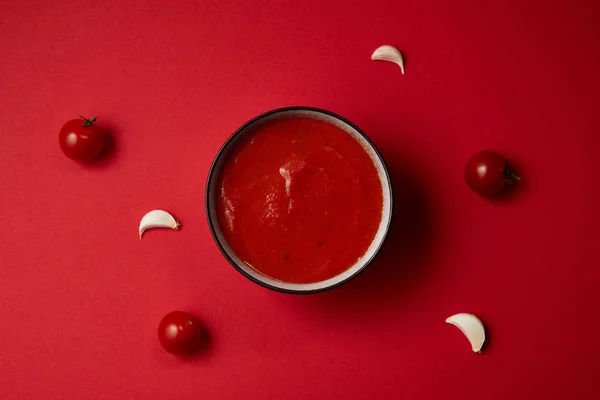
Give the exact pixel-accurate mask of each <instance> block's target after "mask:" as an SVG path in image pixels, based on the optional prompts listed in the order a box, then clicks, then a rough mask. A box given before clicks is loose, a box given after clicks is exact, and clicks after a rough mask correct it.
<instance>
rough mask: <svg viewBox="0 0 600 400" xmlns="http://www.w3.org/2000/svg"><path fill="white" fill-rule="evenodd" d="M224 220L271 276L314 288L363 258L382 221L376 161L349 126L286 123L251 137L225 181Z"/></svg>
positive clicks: (221, 185) (232, 157) (242, 250)
mask: <svg viewBox="0 0 600 400" xmlns="http://www.w3.org/2000/svg"><path fill="white" fill-rule="evenodd" d="M218 191H219V192H218V193H217V201H216V205H217V218H218V221H219V226H220V228H221V231H222V232H223V235H224V237H225V239H226V240H227V242H228V244H229V246H230V247H231V249H232V250H233V251H234V252H235V253H236V254H237V255H238V257H240V259H241V260H242V261H244V262H245V263H246V264H248V265H249V266H250V267H252V268H254V269H255V270H257V271H258V272H260V273H261V274H263V275H266V276H268V277H270V278H273V279H276V280H279V281H283V282H288V283H314V282H320V281H323V280H326V279H329V278H332V277H334V276H336V275H338V274H340V273H341V272H343V271H345V270H347V269H348V268H350V267H351V266H352V265H354V264H355V263H356V261H357V260H358V259H359V258H360V257H361V256H363V255H364V254H365V253H366V251H367V249H368V248H369V246H370V244H371V242H372V241H373V239H374V237H375V234H376V232H377V230H378V228H379V224H380V222H381V215H382V209H383V190H382V186H381V180H380V179H379V176H378V174H377V170H376V168H375V164H374V162H373V160H372V159H371V157H370V156H369V154H368V153H367V152H366V151H365V149H364V148H363V147H362V145H361V144H360V143H359V142H358V141H357V140H356V139H354V138H353V137H352V136H350V135H349V134H348V133H346V132H345V131H343V130H342V129H340V128H338V127H336V126H334V125H331V124H329V123H327V122H324V121H320V120H316V119H310V118H284V119H278V120H274V121H270V122H266V123H263V124H260V125H259V126H257V127H256V128H254V129H253V130H252V131H249V132H247V133H246V134H244V137H242V138H241V139H240V140H239V141H238V142H237V143H236V145H235V146H234V147H233V148H232V149H231V151H230V152H229V154H228V155H227V159H226V160H225V163H224V166H223V168H222V170H221V174H220V176H219V181H218Z"/></svg>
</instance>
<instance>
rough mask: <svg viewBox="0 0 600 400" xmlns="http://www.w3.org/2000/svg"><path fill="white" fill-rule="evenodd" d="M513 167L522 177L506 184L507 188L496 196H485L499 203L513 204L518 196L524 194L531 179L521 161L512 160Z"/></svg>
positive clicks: (511, 165)
mask: <svg viewBox="0 0 600 400" xmlns="http://www.w3.org/2000/svg"><path fill="white" fill-rule="evenodd" d="M510 167H511V169H512V170H513V171H514V172H515V173H516V174H517V175H519V176H520V177H521V179H520V180H519V181H516V182H513V183H512V184H509V185H506V188H505V189H504V190H503V191H502V193H500V194H499V195H498V196H496V197H492V198H485V199H486V200H489V201H491V202H493V203H495V204H498V205H508V204H513V203H514V202H515V201H517V198H518V197H520V196H522V195H523V194H524V193H525V192H526V191H527V190H528V188H529V181H528V178H527V175H526V174H524V170H523V168H522V165H521V164H520V163H519V162H515V161H514V160H513V159H511V160H510Z"/></svg>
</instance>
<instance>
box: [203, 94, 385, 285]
mask: <svg viewBox="0 0 600 400" xmlns="http://www.w3.org/2000/svg"><path fill="white" fill-rule="evenodd" d="M284 111H312V112H317V113H321V114H325V115H328V116H330V117H333V118H336V119H338V120H340V121H342V122H343V123H345V124H347V125H349V126H350V127H352V128H353V129H354V130H355V131H356V132H358V133H359V134H360V135H361V136H362V137H363V138H364V139H365V140H366V141H367V143H369V145H370V146H371V147H372V148H373V150H374V151H375V154H376V155H377V157H378V158H379V160H380V161H381V164H382V165H383V170H384V172H385V176H386V179H387V184H388V189H389V193H390V208H391V209H390V217H389V218H388V223H387V226H386V227H385V232H384V234H383V238H382V239H381V243H379V246H378V247H377V249H375V252H374V253H373V255H372V256H371V258H369V259H368V260H367V261H366V262H365V264H364V265H363V266H362V268H360V269H359V270H358V271H356V272H355V273H354V274H352V275H350V276H349V277H348V278H346V279H344V280H342V281H340V282H337V283H335V284H333V285H330V286H326V287H323V288H318V289H312V290H291V289H283V288H280V287H277V286H273V285H270V284H268V283H265V282H263V281H261V280H258V279H256V278H254V277H253V276H251V275H249V274H248V273H246V271H244V270H243V269H242V268H240V267H239V266H238V265H237V264H236V262H235V261H234V260H233V259H232V258H231V257H230V256H229V254H228V253H227V251H226V250H225V247H224V246H223V244H222V243H221V241H220V240H219V238H218V237H217V233H216V228H215V226H214V224H213V221H212V219H211V217H210V208H209V207H210V206H209V204H210V197H209V195H210V184H211V181H212V179H213V178H214V175H215V167H216V165H217V162H218V161H219V160H220V158H221V157H222V156H223V153H224V152H225V150H226V149H227V147H228V146H229V145H230V144H231V142H233V140H234V139H235V138H236V137H237V136H238V135H240V134H241V133H242V132H244V131H245V130H246V128H247V127H248V126H250V125H252V124H254V123H255V122H257V121H259V120H260V119H263V118H265V117H268V116H270V115H273V114H277V113H280V112H284ZM204 194H205V209H206V210H205V211H206V218H207V220H208V227H209V229H210V233H211V235H212V237H213V240H214V241H215V243H216V244H217V247H218V248H219V250H220V251H221V254H223V256H224V257H225V259H226V260H227V261H228V262H229V263H230V264H231V265H232V266H233V267H234V268H235V269H236V270H237V271H238V272H239V273H241V274H242V275H243V276H244V277H246V278H248V279H249V280H251V281H252V282H254V283H256V284H258V285H260V286H262V287H264V288H267V289H271V290H274V291H276V292H281V293H288V294H313V293H320V292H325V291H328V290H331V289H334V288H336V287H339V286H341V285H343V284H345V283H347V282H349V281H350V280H352V279H354V278H355V277H357V276H358V275H359V274H360V273H361V272H363V271H364V270H365V269H366V267H367V266H368V265H369V264H370V263H371V262H372V261H373V259H375V257H376V256H377V255H378V254H379V251H380V250H381V247H382V246H383V244H384V243H385V241H386V239H387V234H388V232H389V230H390V225H391V223H392V218H393V213H394V196H393V193H392V180H391V178H390V173H389V170H388V166H387V164H386V163H385V160H384V158H383V156H382V155H381V152H380V151H379V149H378V148H377V146H375V143H373V141H372V140H371V139H370V138H369V137H368V136H367V134H366V133H364V132H363V131H362V130H361V129H360V128H359V127H358V126H356V125H354V124H353V123H352V122H350V121H348V120H347V119H346V118H344V117H342V116H340V115H337V114H335V113H333V112H331V111H327V110H323V109H321V108H316V107H309V106H289V107H280V108H275V109H273V110H270V111H267V112H264V113H262V114H260V115H257V116H256V117H254V118H252V119H250V120H249V121H247V122H246V123H245V124H243V125H242V126H240V127H239V128H238V129H236V130H235V132H233V134H232V135H231V136H230V137H229V138H228V139H227V140H226V141H225V143H223V145H222V146H221V148H220V149H219V151H218V152H217V155H216V156H215V159H214V160H213V162H212V164H211V166H210V170H209V171H208V179H207V180H206V189H205V193H204Z"/></svg>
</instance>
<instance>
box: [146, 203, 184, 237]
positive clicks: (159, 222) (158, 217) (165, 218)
mask: <svg viewBox="0 0 600 400" xmlns="http://www.w3.org/2000/svg"><path fill="white" fill-rule="evenodd" d="M179 226H180V225H179V222H177V220H175V218H173V216H172V215H171V214H169V213H168V212H166V211H163V210H152V211H150V212H149V213H147V214H146V215H144V217H143V218H142V220H141V221H140V229H139V231H140V239H141V238H142V235H143V234H144V232H145V231H146V230H148V229H152V228H171V229H174V230H177V229H179Z"/></svg>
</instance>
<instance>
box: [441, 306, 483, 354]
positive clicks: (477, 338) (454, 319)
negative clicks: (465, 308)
mask: <svg viewBox="0 0 600 400" xmlns="http://www.w3.org/2000/svg"><path fill="white" fill-rule="evenodd" d="M446 323H448V324H452V325H454V326H456V327H457V328H458V329H460V331H461V332H462V333H463V334H464V335H465V336H466V337H467V339H468V340H469V343H471V348H472V349H473V351H474V352H475V353H481V348H482V347H483V343H484V342H485V328H484V327H483V323H482V322H481V320H480V319H479V318H477V317H476V316H474V315H473V314H467V313H460V314H455V315H453V316H451V317H448V318H447V319H446Z"/></svg>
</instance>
